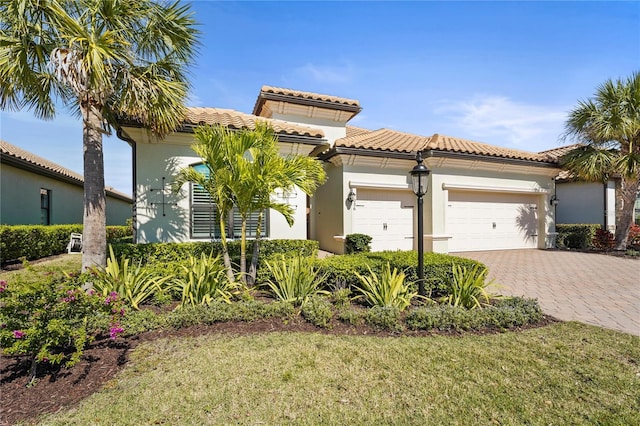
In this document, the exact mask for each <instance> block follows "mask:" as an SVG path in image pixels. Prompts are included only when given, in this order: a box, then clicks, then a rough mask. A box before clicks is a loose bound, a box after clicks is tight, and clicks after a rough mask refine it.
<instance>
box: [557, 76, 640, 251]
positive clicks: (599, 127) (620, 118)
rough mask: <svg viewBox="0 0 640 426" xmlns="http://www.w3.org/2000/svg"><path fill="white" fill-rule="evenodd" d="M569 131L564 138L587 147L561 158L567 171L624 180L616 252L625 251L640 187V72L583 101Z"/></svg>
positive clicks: (604, 86) (620, 190) (598, 178)
mask: <svg viewBox="0 0 640 426" xmlns="http://www.w3.org/2000/svg"><path fill="white" fill-rule="evenodd" d="M565 129H566V133H565V137H572V138H575V139H577V140H578V141H579V142H581V143H582V144H583V146H581V147H579V148H577V149H575V150H573V151H570V152H569V153H567V154H566V155H565V156H563V157H562V158H561V164H562V165H563V166H564V167H565V168H566V169H568V170H569V171H571V172H572V173H573V174H574V175H575V176H576V177H578V178H581V179H584V180H590V181H603V182H606V181H607V180H608V179H609V178H610V177H619V178H620V181H619V186H618V188H616V193H617V197H616V198H617V203H616V235H615V238H616V248H617V249H618V250H624V249H625V248H626V245H627V239H628V236H629V229H630V227H631V225H632V224H633V212H634V203H635V200H636V197H637V196H638V190H639V188H640V72H635V73H633V74H632V75H631V77H629V78H627V79H624V80H620V79H619V80H616V81H612V80H607V81H606V82H605V83H603V84H602V85H601V86H600V87H598V89H597V91H596V93H595V97H594V98H592V99H588V100H586V101H579V102H578V106H577V107H576V108H575V109H574V110H572V111H571V112H570V113H569V118H568V119H567V122H566V124H565Z"/></svg>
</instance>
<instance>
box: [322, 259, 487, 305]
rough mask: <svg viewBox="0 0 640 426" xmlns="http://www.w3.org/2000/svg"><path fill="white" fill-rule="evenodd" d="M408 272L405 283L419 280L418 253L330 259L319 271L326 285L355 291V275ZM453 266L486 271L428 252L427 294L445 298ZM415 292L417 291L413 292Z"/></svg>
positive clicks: (425, 267)
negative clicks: (387, 267) (386, 268)
mask: <svg viewBox="0 0 640 426" xmlns="http://www.w3.org/2000/svg"><path fill="white" fill-rule="evenodd" d="M387 263H389V265H390V266H391V268H397V269H398V270H399V271H402V272H404V273H405V276H406V280H407V281H409V282H412V283H414V284H413V286H412V289H414V288H413V287H416V285H415V283H416V282H417V280H418V272H417V269H418V268H417V266H418V254H417V253H416V252H415V251H383V252H374V253H357V254H350V255H340V256H329V257H327V258H325V259H321V260H319V261H318V267H319V268H320V270H321V271H322V272H324V273H326V274H327V283H328V284H329V285H330V286H332V287H334V288H355V286H357V285H358V284H359V280H358V277H357V276H356V273H358V274H360V275H365V274H367V273H368V271H369V268H371V271H373V272H375V273H376V274H380V273H381V272H382V269H383V267H384V265H385V264H387ZM454 264H457V265H460V266H463V267H466V268H468V269H473V268H474V267H475V266H476V265H479V266H480V267H481V268H483V269H486V266H485V265H484V264H482V263H481V262H478V261H476V260H472V259H466V258H462V257H457V256H450V255H447V254H441V253H425V255H424V276H425V290H426V291H427V295H430V296H431V297H438V296H443V295H446V293H447V288H448V285H449V282H450V280H451V279H452V277H453V272H452V267H453V265H454ZM414 290H415V289H414Z"/></svg>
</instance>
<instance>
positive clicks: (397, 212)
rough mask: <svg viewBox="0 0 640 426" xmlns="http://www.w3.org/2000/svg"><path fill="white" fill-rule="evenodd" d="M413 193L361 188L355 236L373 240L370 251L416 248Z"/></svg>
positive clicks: (356, 213)
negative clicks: (364, 235) (414, 240)
mask: <svg viewBox="0 0 640 426" xmlns="http://www.w3.org/2000/svg"><path fill="white" fill-rule="evenodd" d="M414 204H415V196H414V195H413V193H412V192H410V191H397V190H396V191H393V190H374V189H358V196H357V200H356V203H355V209H354V210H353V222H352V231H353V233H359V234H367V235H369V236H371V237H372V241H371V250H372V251H382V250H412V249H413V206H414Z"/></svg>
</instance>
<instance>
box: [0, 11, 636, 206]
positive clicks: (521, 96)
mask: <svg viewBox="0 0 640 426" xmlns="http://www.w3.org/2000/svg"><path fill="white" fill-rule="evenodd" d="M192 5H193V9H194V12H195V17H196V19H197V20H198V21H199V22H200V29H201V31H202V33H203V36H202V37H203V38H202V46H201V49H200V53H199V56H198V58H197V61H196V63H195V64H193V67H192V85H193V89H192V95H191V98H190V102H189V104H190V105H192V106H210V107H219V108H230V109H235V110H238V111H242V112H247V113H250V112H251V111H252V109H253V105H254V103H255V100H256V97H257V95H258V92H259V90H260V87H261V86H262V85H263V84H267V85H272V86H279V87H286V88H291V89H296V90H303V91H311V92H319V93H325V94H330V95H335V96H342V97H348V98H354V99H358V100H359V101H360V103H361V106H362V107H363V110H362V112H361V113H360V114H359V115H358V116H356V117H355V118H354V119H353V120H352V121H351V124H353V125H355V126H360V127H365V128H369V129H378V128H381V127H386V128H391V129H395V130H402V131H406V132H411V133H416V134H421V135H425V136H428V135H432V134H434V133H440V134H446V135H451V136H457V137H463V138H468V139H472V140H477V141H481V142H486V143H490V144H494V145H499V146H505V147H511V148H518V149H525V150H530V151H541V150H544V149H549V148H554V147H557V146H560V145H561V144H562V141H561V140H560V139H559V137H560V136H561V134H562V131H563V124H564V121H565V119H566V115H567V112H568V111H569V110H570V109H571V108H572V107H573V106H575V105H576V103H577V101H578V100H579V99H585V98H588V97H590V96H591V95H592V94H593V93H594V91H595V89H596V88H597V86H598V85H600V84H601V83H602V82H604V81H605V80H607V79H609V78H613V79H617V78H625V77H627V76H629V75H631V73H632V72H634V71H638V70H640V2H611V1H608V2H582V1H581V2H209V1H199V2H194V3H192ZM0 137H1V138H2V139H4V140H6V141H7V142H10V143H12V144H14V145H18V146H20V147H22V148H24V149H26V150H28V151H31V152H33V153H35V154H37V155H40V156H43V157H46V158H48V159H50V160H52V161H54V162H57V163H59V164H61V165H63V166H65V167H68V168H70V169H72V170H75V171H77V172H79V173H82V131H81V124H80V122H78V121H77V120H76V119H75V118H73V117H72V116H71V115H70V114H68V113H67V112H66V111H65V109H64V108H62V107H61V108H60V109H59V113H58V116H57V117H56V119H55V120H53V121H49V122H44V121H40V120H37V119H36V118H34V117H33V115H32V113H31V112H29V111H18V112H10V111H2V112H1V117H0ZM104 151H105V175H106V176H105V177H106V183H107V185H109V186H113V187H115V188H116V189H118V190H120V191H122V192H125V193H129V194H130V193H131V152H130V148H129V146H128V145H127V144H126V143H125V142H123V141H121V140H119V139H117V137H115V136H112V137H107V138H105V140H104Z"/></svg>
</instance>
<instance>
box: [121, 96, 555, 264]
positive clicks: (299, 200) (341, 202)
mask: <svg viewBox="0 0 640 426" xmlns="http://www.w3.org/2000/svg"><path fill="white" fill-rule="evenodd" d="M361 109H362V108H361V106H360V103H359V102H358V101H357V100H354V99H347V98H340V97H336V96H329V95H323V94H317V93H310V92H301V91H297V90H290V89H283V88H277V87H271V86H263V87H262V89H261V90H260V93H259V94H258V98H257V101H256V104H255V106H254V109H253V111H252V113H251V114H247V113H243V112H238V111H233V110H228V109H220V108H188V110H187V114H186V116H185V119H184V121H183V123H182V125H181V126H180V127H179V128H178V129H177V130H176V131H175V132H174V133H172V134H170V135H168V136H166V137H165V138H164V139H158V138H156V137H154V136H153V135H152V134H151V133H150V132H148V131H147V130H146V129H143V128H142V127H141V126H140V125H139V124H138V123H136V122H135V121H128V120H121V121H120V123H119V128H118V136H119V137H120V138H121V139H123V140H125V141H127V142H128V143H129V144H130V145H131V146H132V151H133V156H134V162H133V164H134V177H133V179H134V187H135V188H136V190H135V194H134V200H135V201H134V224H135V230H136V231H135V239H136V241H137V242H155V241H197V240H210V239H215V238H217V237H218V235H219V230H218V229H217V225H216V221H215V220H214V210H215V206H213V205H211V203H209V200H208V197H207V195H206V193H204V192H203V191H202V190H201V189H199V188H198V187H197V186H193V185H185V186H183V188H182V190H181V192H179V193H177V194H174V193H172V192H171V190H170V184H171V182H172V180H173V177H174V176H175V175H176V172H177V170H179V169H180V168H182V167H185V166H188V165H191V166H194V167H198V165H199V164H200V163H201V159H200V158H199V157H197V156H196V154H195V153H194V152H193V151H192V150H191V148H190V145H191V144H192V143H193V142H194V138H193V129H194V128H195V127H196V126H198V125H200V124H220V125H224V126H228V127H230V128H234V129H239V128H253V127H254V126H255V123H256V122H258V121H263V122H267V123H269V124H270V125H271V126H272V127H273V128H274V129H275V131H276V133H277V134H278V139H279V147H280V151H281V153H282V155H287V154H301V155H309V156H313V157H316V158H318V159H319V160H320V161H323V163H324V164H325V168H326V171H327V175H328V180H327V182H326V183H325V184H324V185H322V186H321V187H320V188H319V189H318V190H317V191H316V193H315V194H314V196H313V197H312V198H310V199H309V198H308V197H307V196H306V195H305V194H304V193H302V192H301V191H294V192H293V193H286V194H282V193H277V194H274V195H273V196H274V197H278V198H280V199H284V200H286V201H287V202H288V203H289V204H291V205H292V206H293V207H294V209H295V211H296V214H295V224H294V225H293V226H292V227H289V226H288V225H287V224H286V222H285V220H284V218H282V217H281V216H280V215H279V214H277V213H275V212H269V214H268V215H267V221H266V222H267V223H266V227H265V230H264V237H266V238H292V239H306V238H311V239H315V240H318V241H319V243H320V248H321V249H323V250H327V251H331V252H334V253H342V252H343V251H344V239H345V236H346V235H347V234H350V233H364V234H368V235H370V236H372V237H373V241H372V249H373V250H396V249H403V250H406V249H413V248H416V247H417V241H418V239H417V238H418V237H417V235H416V234H417V208H416V197H415V195H414V194H413V192H412V191H411V187H410V179H409V174H408V172H409V170H411V169H412V168H413V166H414V165H415V164H416V162H415V155H416V152H417V151H423V152H424V154H425V157H426V158H425V164H426V165H427V167H428V168H429V169H430V171H431V174H430V176H429V191H428V193H427V195H426V196H425V198H424V200H425V201H424V206H425V208H424V229H425V232H424V235H423V236H422V238H424V243H425V250H427V251H435V252H443V253H446V252H455V251H471V250H491V249H518V248H544V247H546V246H547V245H548V244H550V238H549V237H550V235H553V231H554V230H555V221H554V208H553V206H552V205H551V197H552V196H553V195H554V194H555V180H554V178H555V177H556V176H557V175H558V173H559V172H560V170H559V168H558V165H557V158H554V157H552V156H549V155H546V154H544V153H533V152H527V151H520V150H514V149H507V148H501V147H496V146H492V145H488V144H484V143H480V142H474V141H469V140H465V139H460V138H456V137H451V136H444V135H439V134H434V135H432V136H420V135H413V134H409V133H404V132H400V131H395V130H390V129H378V130H368V129H363V128H359V127H355V126H350V125H348V124H347V123H348V122H349V120H351V119H352V118H353V117H354V116H356V115H357V114H358V113H359V112H360V111H361ZM237 222H238V221H237V220H234V218H233V217H232V218H231V225H230V228H231V229H230V230H229V231H230V233H229V235H231V236H238V235H239V229H237V225H238V223H237Z"/></svg>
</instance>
